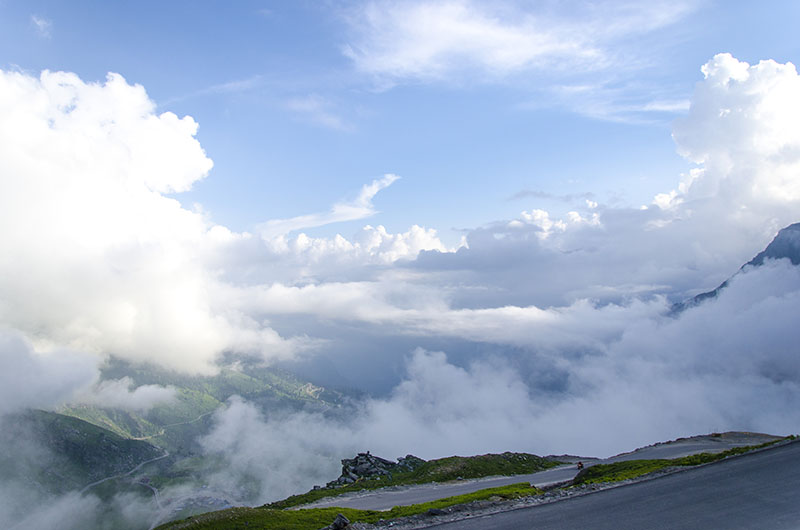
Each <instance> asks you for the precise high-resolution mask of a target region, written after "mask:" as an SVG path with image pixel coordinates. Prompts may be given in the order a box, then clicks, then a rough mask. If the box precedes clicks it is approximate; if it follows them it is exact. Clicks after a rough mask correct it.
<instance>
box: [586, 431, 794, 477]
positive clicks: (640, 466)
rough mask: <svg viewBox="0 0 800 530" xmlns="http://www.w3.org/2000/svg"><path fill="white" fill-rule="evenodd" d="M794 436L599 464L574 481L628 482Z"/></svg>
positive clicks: (743, 451)
mask: <svg viewBox="0 0 800 530" xmlns="http://www.w3.org/2000/svg"><path fill="white" fill-rule="evenodd" d="M794 438H795V437H794V436H788V437H786V438H782V439H780V440H775V441H772V442H766V443H763V444H760V445H749V446H745V447H734V448H733V449H728V450H727V451H722V452H721V453H698V454H696V455H690V456H684V457H681V458H673V459H669V460H667V459H658V460H625V461H622V462H614V463H612V464H598V465H596V466H592V467H589V468H586V469H584V470H583V471H581V472H580V473H578V476H577V477H575V480H574V481H573V484H574V485H580V484H597V483H601V482H618V481H620V480H627V479H632V478H636V477H640V476H642V475H646V474H647V473H653V472H654V471H659V470H661V469H664V468H668V467H687V466H699V465H700V464H708V463H711V462H716V461H717V460H722V459H723V458H727V457H729V456H734V455H740V454H743V453H747V452H750V451H752V450H754V449H761V448H762V447H767V446H770V445H773V444H776V443H778V442H780V441H783V440H793V439H794Z"/></svg>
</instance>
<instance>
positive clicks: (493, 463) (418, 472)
mask: <svg viewBox="0 0 800 530" xmlns="http://www.w3.org/2000/svg"><path fill="white" fill-rule="evenodd" d="M559 464H560V462H554V461H551V460H546V459H544V458H542V457H539V456H536V455H531V454H527V453H503V454H499V455H494V454H488V455H480V456H470V457H463V456H450V457H447V458H440V459H437V460H429V461H427V462H425V463H424V464H422V465H421V466H419V467H418V468H417V469H415V470H413V471H404V472H397V473H394V474H393V475H392V477H391V479H389V478H387V477H383V478H381V479H370V480H361V481H358V482H356V483H354V484H350V485H348V486H344V487H340V488H323V489H317V490H311V491H309V492H307V493H303V494H301V495H293V496H291V497H289V498H287V499H284V500H282V501H278V502H275V503H272V504H270V505H269V507H271V508H289V507H292V506H300V505H302V504H308V503H310V502H314V501H316V500H319V499H322V498H325V497H335V496H338V495H341V494H342V493H348V492H354V491H361V490H365V489H368V490H369V489H377V488H383V487H386V486H404V485H412V484H427V483H429V482H446V481H449V480H456V479H458V478H464V479H469V478H481V477H489V476H493V475H524V474H527V473H535V472H537V471H542V470H545V469H548V468H551V467H554V466H557V465H559Z"/></svg>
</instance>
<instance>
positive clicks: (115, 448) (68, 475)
mask: <svg viewBox="0 0 800 530" xmlns="http://www.w3.org/2000/svg"><path fill="white" fill-rule="evenodd" d="M14 429H15V432H13V433H12V432H9V433H4V434H5V435H8V436H14V435H16V434H17V433H18V434H19V435H20V436H21V437H22V438H21V439H25V440H28V441H29V443H30V444H31V445H32V447H36V448H37V449H36V451H35V452H29V451H19V450H15V451H13V452H11V453H8V454H4V455H3V456H2V457H0V468H2V469H3V471H4V475H6V476H13V475H20V476H25V477H26V478H29V479H31V480H33V482H35V483H37V484H39V485H40V486H41V487H43V488H44V489H45V490H46V491H49V492H51V493H60V492H64V491H68V490H71V489H75V488H80V487H83V486H85V485H87V484H88V483H90V482H93V481H95V480H98V479H101V478H104V477H107V476H110V475H115V474H120V473H125V472H127V471H129V470H130V469H132V468H134V467H135V466H136V465H138V464H140V463H142V462H144V461H146V460H150V459H152V458H156V457H158V456H161V455H162V454H163V452H162V450H160V449H159V448H157V447H154V446H153V445H151V444H148V443H146V442H143V441H138V440H129V439H125V438H123V437H121V436H118V435H117V434H115V433H113V432H110V431H108V430H106V429H103V428H100V427H97V426H96V425H92V424H91V423H87V422H85V421H82V420H80V419H77V418H73V417H70V416H64V415H61V414H56V413H53V412H45V411H41V410H32V411H28V412H27V413H24V414H20V415H18V416H16V417H15V418H14ZM4 446H5V445H4Z"/></svg>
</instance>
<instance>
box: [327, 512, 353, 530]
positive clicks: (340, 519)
mask: <svg viewBox="0 0 800 530" xmlns="http://www.w3.org/2000/svg"><path fill="white" fill-rule="evenodd" d="M348 526H350V519H348V518H347V517H345V516H344V515H342V514H337V515H336V519H334V520H333V522H332V523H331V524H329V525H328V526H326V527H325V528H323V529H322V530H342V529H344V528H347V527H348Z"/></svg>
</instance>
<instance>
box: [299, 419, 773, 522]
mask: <svg viewBox="0 0 800 530" xmlns="http://www.w3.org/2000/svg"><path fill="white" fill-rule="evenodd" d="M775 438H776V437H774V436H768V435H758V434H752V433H726V434H724V435H722V436H720V437H712V436H696V437H693V438H686V439H683V440H677V441H673V442H669V443H664V444H658V445H652V446H649V447H643V448H641V449H637V450H636V451H632V452H630V453H623V454H620V455H617V456H613V457H611V458H607V459H604V460H584V463H585V464H586V466H587V467H589V466H592V465H594V464H598V463H607V462H616V461H618V460H632V459H648V458H679V457H682V456H686V455H690V454H696V453H702V452H710V453H714V452H720V451H724V450H726V449H730V448H732V447H739V446H743V445H755V444H758V443H762V442H765V441H770V440H773V439H775ZM577 473H578V470H577V469H576V467H575V465H567V466H559V467H556V468H553V469H548V470H546V471H540V472H539V473H532V474H529V475H514V476H511V477H489V478H484V479H479V480H465V481H461V482H455V483H452V482H451V483H445V484H423V485H421V486H413V487H406V488H398V489H396V490H392V489H383V490H373V491H369V492H364V493H359V494H345V495H342V496H340V497H330V498H327V499H322V500H320V501H317V502H314V503H311V504H306V505H303V506H300V507H299V509H304V508H325V507H330V506H338V507H341V508H358V509H361V510H389V509H391V508H392V507H394V506H408V505H410V504H418V503H421V502H428V501H433V500H436V499H442V498H444V497H452V496H454V495H464V494H466V493H472V492H475V491H478V490H482V489H486V488H496V487H500V486H507V485H509V484H517V483H519V482H530V483H531V484H532V485H533V486H537V487H543V486H547V485H549V484H554V483H557V482H565V481H567V480H572V479H573V478H575V475H576V474H577Z"/></svg>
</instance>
